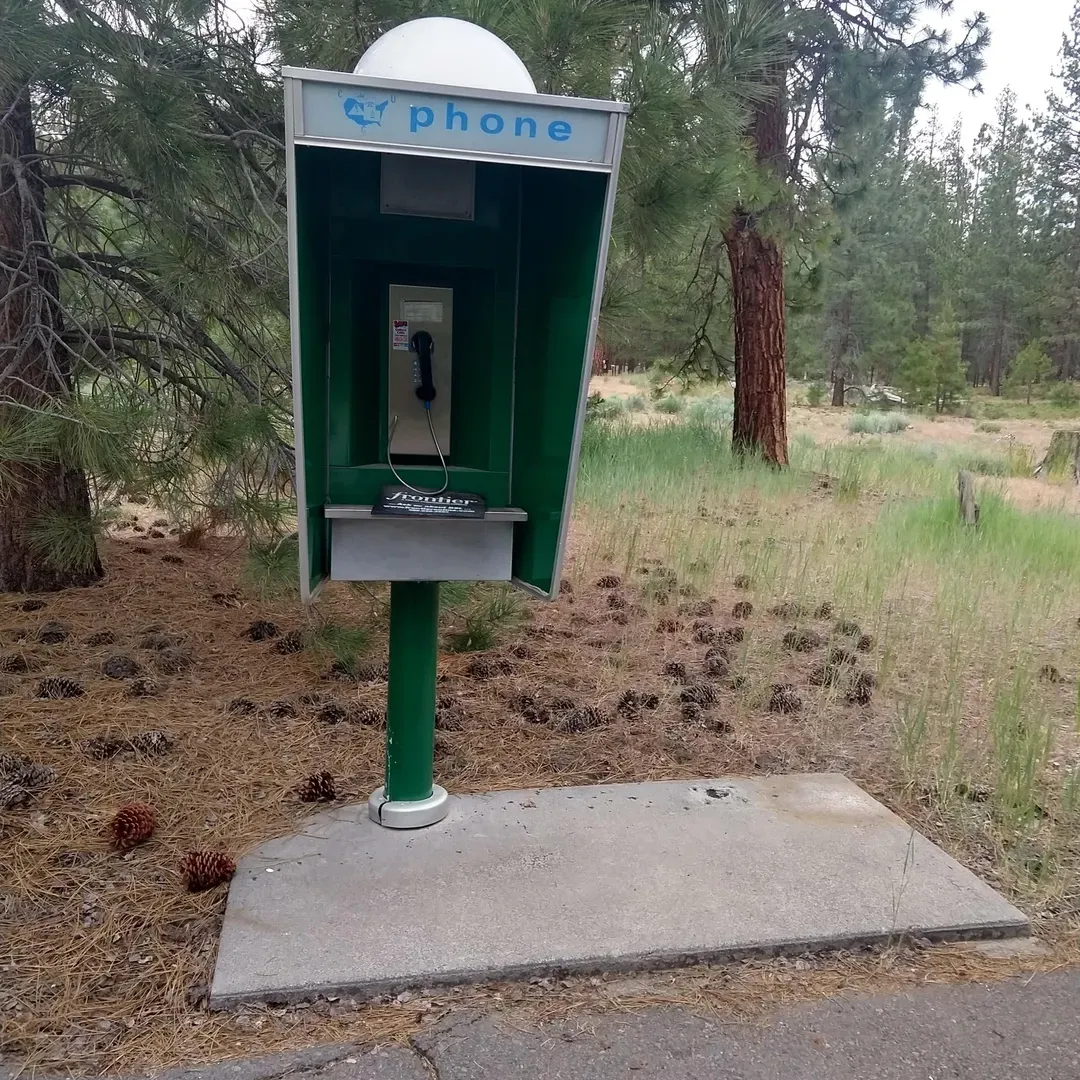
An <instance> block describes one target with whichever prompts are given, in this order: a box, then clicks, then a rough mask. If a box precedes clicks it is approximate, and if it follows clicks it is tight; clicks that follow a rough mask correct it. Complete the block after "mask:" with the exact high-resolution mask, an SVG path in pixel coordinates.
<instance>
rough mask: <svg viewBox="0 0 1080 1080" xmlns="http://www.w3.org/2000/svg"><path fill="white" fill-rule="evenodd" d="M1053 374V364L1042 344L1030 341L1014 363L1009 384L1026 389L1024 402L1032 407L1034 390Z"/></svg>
mask: <svg viewBox="0 0 1080 1080" xmlns="http://www.w3.org/2000/svg"><path fill="white" fill-rule="evenodd" d="M1053 373H1054V365H1053V362H1052V361H1051V359H1050V357H1049V356H1047V355H1046V353H1045V352H1044V351H1043V347H1042V343H1041V342H1038V341H1029V342H1028V343H1027V345H1025V346H1024V347H1023V348H1022V349H1021V350H1020V352H1018V353H1017V354H1016V359H1015V360H1013V362H1012V366H1011V367H1010V370H1009V382H1010V384H1012V385H1014V386H1022V387H1023V388H1024V400H1025V401H1026V402H1027V404H1029V405H1030V404H1031V391H1032V388H1033V387H1035V386H1038V385H1039V384H1040V383H1044V382H1046V381H1047V379H1049V378H1050V376H1051V375H1052V374H1053Z"/></svg>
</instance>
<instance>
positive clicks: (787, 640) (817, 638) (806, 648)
mask: <svg viewBox="0 0 1080 1080" xmlns="http://www.w3.org/2000/svg"><path fill="white" fill-rule="evenodd" d="M822 644H823V641H822V637H821V635H820V634H819V633H818V632H817V631H816V630H810V629H808V628H806V627H799V628H797V629H795V630H789V631H788V632H787V633H786V634H785V635H784V648H786V649H791V650H792V652H811V651H812V650H813V649H817V648H819V647H820V646H821V645H822Z"/></svg>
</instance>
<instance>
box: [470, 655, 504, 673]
mask: <svg viewBox="0 0 1080 1080" xmlns="http://www.w3.org/2000/svg"><path fill="white" fill-rule="evenodd" d="M498 673H499V669H498V668H497V667H496V666H495V665H494V664H493V663H492V662H491V661H490V660H489V659H488V658H487V657H486V656H476V657H474V658H473V659H472V660H470V661H469V663H468V665H467V666H466V668H465V674H466V675H469V676H471V677H472V678H474V679H491V678H494V677H495V676H496V675H498Z"/></svg>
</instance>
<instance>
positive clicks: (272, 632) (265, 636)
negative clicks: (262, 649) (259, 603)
mask: <svg viewBox="0 0 1080 1080" xmlns="http://www.w3.org/2000/svg"><path fill="white" fill-rule="evenodd" d="M277 635H278V628H277V626H276V625H275V624H274V623H272V622H268V621H267V620H266V619H256V620H255V621H254V622H253V623H252V624H251V625H250V626H249V627H248V628H247V629H246V630H245V631H244V634H243V636H244V637H247V638H251V640H252V641H268V640H269V639H270V638H275V637H277Z"/></svg>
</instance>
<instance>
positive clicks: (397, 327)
mask: <svg viewBox="0 0 1080 1080" xmlns="http://www.w3.org/2000/svg"><path fill="white" fill-rule="evenodd" d="M391 340H392V344H391V346H390V347H391V348H392V349H393V350H394V351H395V352H408V351H409V324H408V322H407V321H406V320H404V319H395V320H394V334H393V338H392V339H391Z"/></svg>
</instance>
